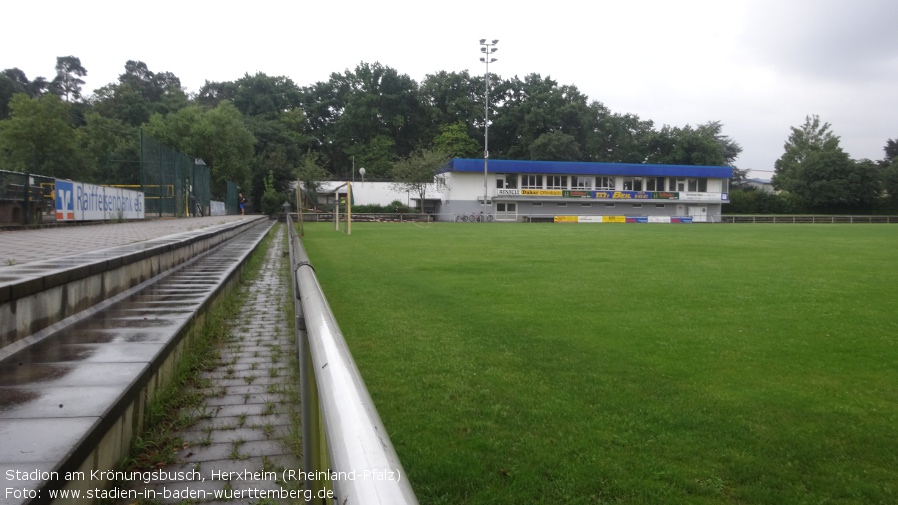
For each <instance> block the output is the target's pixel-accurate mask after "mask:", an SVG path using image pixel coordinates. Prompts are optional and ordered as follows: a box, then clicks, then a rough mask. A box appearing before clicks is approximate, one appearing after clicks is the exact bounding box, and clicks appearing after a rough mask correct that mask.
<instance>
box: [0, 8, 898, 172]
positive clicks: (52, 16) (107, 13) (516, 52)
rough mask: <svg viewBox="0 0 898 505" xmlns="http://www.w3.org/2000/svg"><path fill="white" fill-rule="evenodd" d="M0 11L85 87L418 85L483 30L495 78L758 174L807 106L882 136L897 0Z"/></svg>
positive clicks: (2, 63)
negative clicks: (266, 78) (684, 138)
mask: <svg viewBox="0 0 898 505" xmlns="http://www.w3.org/2000/svg"><path fill="white" fill-rule="evenodd" d="M3 14H4V18H5V22H4V23H3V24H4V26H3V29H2V30H0V48H2V49H0V69H5V68H12V67H18V68H20V69H22V70H23V71H24V72H25V73H26V75H27V76H28V78H29V79H34V78H35V77H37V76H43V77H46V78H48V79H52V77H53V75H54V73H55V71H54V66H55V64H56V57H57V56H67V55H73V56H77V57H79V58H80V59H81V63H82V65H83V66H84V67H85V68H86V69H87V71H88V75H87V77H86V78H85V81H86V82H87V84H86V85H85V86H84V90H85V92H86V94H89V93H90V92H92V91H93V90H94V89H96V88H98V87H101V86H103V85H105V84H108V83H110V82H114V81H115V80H116V79H117V77H118V75H119V74H121V73H122V72H123V70H124V64H125V62H126V61H127V60H140V61H143V62H145V63H146V64H147V65H148V67H149V68H150V70H152V71H154V72H161V71H169V72H172V73H174V74H175V75H176V76H178V77H179V78H180V79H181V83H182V84H183V85H184V86H185V87H186V88H187V90H188V92H196V91H198V90H199V88H200V87H201V86H202V85H203V83H204V81H205V80H210V81H232V80H236V79H239V78H240V77H242V76H243V75H244V74H245V73H250V74H253V73H256V72H264V73H266V74H268V75H284V76H287V77H290V78H291V79H293V81H294V82H296V83H297V84H298V85H300V86H305V85H309V84H312V83H314V82H317V81H324V80H327V79H328V77H329V75H330V74H331V73H332V72H342V71H343V70H345V69H353V68H355V66H356V65H357V64H358V63H359V62H362V61H364V62H369V63H373V62H380V63H381V64H383V65H387V66H390V67H393V68H395V69H396V70H397V71H399V72H400V73H403V74H407V75H409V76H410V77H411V78H413V79H415V80H416V81H418V82H421V80H423V78H424V77H425V75H427V74H432V73H435V72H438V71H440V70H446V71H449V72H452V71H462V70H469V71H470V72H471V73H475V74H476V73H483V72H484V66H483V64H482V63H480V61H479V58H480V46H479V44H478V41H479V39H481V38H487V39H499V45H498V48H499V51H498V52H497V53H496V54H495V56H496V57H497V58H498V61H497V62H496V63H494V64H492V65H491V66H490V70H491V71H492V72H493V73H495V74H498V75H499V76H501V77H503V78H509V77H513V76H515V75H517V76H519V77H524V76H525V75H527V74H531V73H538V74H541V75H542V76H544V77H545V76H550V77H552V78H553V79H554V80H556V81H557V82H559V84H573V85H576V86H577V87H578V88H579V89H580V91H581V92H583V93H584V94H586V95H587V96H588V97H589V98H590V100H598V101H600V102H602V103H604V104H605V105H606V106H607V107H608V108H610V109H611V110H612V111H613V112H619V113H634V114H637V115H639V116H640V118H642V119H651V120H653V121H654V122H655V125H656V127H660V126H661V125H663V124H669V125H672V126H684V125H686V124H692V125H695V124H699V123H704V122H707V121H721V122H722V123H723V124H724V133H725V134H727V135H729V136H730V137H732V138H733V139H735V140H736V141H737V142H739V143H740V144H741V145H742V147H743V152H742V155H741V156H740V157H739V158H738V159H737V160H736V166H738V167H740V168H749V169H753V170H755V172H753V175H755V176H758V177H765V178H769V176H770V175H771V173H770V172H762V171H770V170H773V163H774V161H775V160H776V159H777V158H779V157H780V156H781V155H782V152H783V144H784V143H785V141H786V139H787V138H788V136H789V133H790V130H789V128H790V127H791V126H800V125H801V124H802V123H803V122H804V118H805V116H807V115H810V114H818V115H819V116H820V117H821V119H822V120H823V121H826V122H829V123H831V124H832V130H833V131H834V132H835V134H836V135H839V136H840V137H841V145H842V147H843V148H844V149H845V150H846V151H847V152H848V153H849V154H850V155H851V157H852V158H855V159H860V158H870V159H874V160H878V159H881V158H882V157H883V151H882V149H883V146H885V143H886V140H887V139H889V138H892V139H895V138H898V93H896V88H898V27H896V22H898V2H896V1H895V0H851V1H838V0H681V1H676V2H674V1H669V0H608V1H605V2H582V1H572V0H558V1H554V2H540V3H537V2H527V1H520V0H517V1H511V0H494V1H472V0H456V1H453V2H443V3H439V4H437V3H430V2H421V1H406V0H384V1H381V2H373V1H367V2H365V1H359V0H347V1H343V2H334V1H323V0H320V1H309V0H306V1H276V0H256V1H253V2H240V3H230V2H221V1H215V2H210V1H193V0H181V1H177V2H176V1H171V0H156V1H154V2H127V3H125V2H120V1H100V0H83V1H81V2H74V3H73V2H61V1H57V0H50V1H45V2H41V3H38V4H35V3H30V4H29V3H27V2H14V3H7V4H6V5H4V7H3Z"/></svg>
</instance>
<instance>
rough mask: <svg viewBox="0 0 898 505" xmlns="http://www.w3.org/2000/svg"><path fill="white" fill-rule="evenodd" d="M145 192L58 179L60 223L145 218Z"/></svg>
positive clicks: (58, 214) (57, 200)
mask: <svg viewBox="0 0 898 505" xmlns="http://www.w3.org/2000/svg"><path fill="white" fill-rule="evenodd" d="M144 217H145V207H144V198H143V192H141V191H131V190H129V189H122V188H113V187H110V186H97V185H95V184H86V183H83V182H74V181H64V180H60V179H56V219H57V220H58V221H105V220H110V219H143V218H144Z"/></svg>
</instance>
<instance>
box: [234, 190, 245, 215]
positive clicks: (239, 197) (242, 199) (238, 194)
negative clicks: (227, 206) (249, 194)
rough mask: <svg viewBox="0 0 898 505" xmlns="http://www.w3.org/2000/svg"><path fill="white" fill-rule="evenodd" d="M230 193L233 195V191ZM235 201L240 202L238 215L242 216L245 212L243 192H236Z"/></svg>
mask: <svg viewBox="0 0 898 505" xmlns="http://www.w3.org/2000/svg"><path fill="white" fill-rule="evenodd" d="M231 194H232V195H233V193H231ZM237 201H238V202H239V203H240V215H241V216H243V215H245V214H246V198H244V196H243V193H237Z"/></svg>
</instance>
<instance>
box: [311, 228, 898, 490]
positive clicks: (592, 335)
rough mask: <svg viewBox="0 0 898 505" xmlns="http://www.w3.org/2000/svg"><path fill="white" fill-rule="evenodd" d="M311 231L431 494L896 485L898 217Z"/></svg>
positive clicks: (331, 292)
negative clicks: (895, 225) (895, 221)
mask: <svg viewBox="0 0 898 505" xmlns="http://www.w3.org/2000/svg"><path fill="white" fill-rule="evenodd" d="M305 234H306V235H305V239H304V241H305V245H306V248H307V251H308V253H309V256H310V257H311V261H312V264H313V265H314V266H315V271H316V274H317V276H318V278H319V280H320V281H321V284H322V286H323V288H324V290H325V294H326V296H327V298H328V301H329V303H330V306H331V308H332V309H333V312H334V314H335V315H336V318H337V321H338V322H339V324H340V326H341V329H342V330H343V333H344V335H345V337H346V339H347V342H348V344H349V346H350V348H351V350H352V352H353V356H354V358H355V360H356V362H357V363H358V366H359V368H360V370H361V372H362V374H363V376H364V378H365V381H366V384H367V386H368V389H369V391H370V392H371V394H372V397H373V398H374V401H375V403H376V406H377V409H378V411H379V413H380V414H381V417H382V419H383V421H384V424H385V426H386V427H387V429H388V431H389V432H390V437H391V439H392V441H393V444H394V446H395V447H396V450H397V452H398V454H399V456H400V459H401V460H402V463H403V466H404V467H405V470H406V472H408V478H409V479H410V481H411V483H412V485H413V487H414V489H415V492H416V494H417V496H418V498H419V499H420V501H421V502H422V503H472V504H478V503H491V504H492V503H508V504H516V503H671V504H679V503H709V504H716V503H733V502H741V503H769V504H789V503H822V502H828V503H890V502H895V501H896V494H898V488H896V487H895V483H896V482H898V437H895V436H894V433H895V428H894V427H895V426H898V373H896V372H898V339H895V337H894V335H896V334H898V315H896V312H895V310H894V303H893V301H894V300H898V271H896V269H895V268H894V265H895V264H896V263H898V236H896V235H895V234H894V231H893V230H892V229H891V228H890V227H884V226H879V225H875V224H874V225H855V226H844V225H820V224H813V225H800V224H789V225H773V224H763V225H751V224H746V225H740V226H726V225H704V226H699V225H694V226H675V225H644V226H640V225H632V226H630V225H619V226H615V225H561V224H530V225H503V224H486V225H483V226H470V225H464V224H456V223H435V224H434V225H433V226H430V227H420V226H414V225H412V224H408V223H359V224H358V225H356V226H354V227H353V234H352V235H351V236H347V235H345V234H341V233H338V232H335V231H334V230H333V228H332V227H328V226H327V225H326V224H321V225H318V224H315V223H309V224H306V227H305Z"/></svg>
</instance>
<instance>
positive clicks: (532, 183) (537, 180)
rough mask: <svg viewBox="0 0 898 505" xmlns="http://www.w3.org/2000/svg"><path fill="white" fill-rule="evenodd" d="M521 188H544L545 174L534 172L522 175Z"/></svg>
mask: <svg viewBox="0 0 898 505" xmlns="http://www.w3.org/2000/svg"><path fill="white" fill-rule="evenodd" d="M521 189H543V176H541V175H533V174H524V175H522V176H521Z"/></svg>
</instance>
